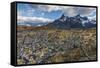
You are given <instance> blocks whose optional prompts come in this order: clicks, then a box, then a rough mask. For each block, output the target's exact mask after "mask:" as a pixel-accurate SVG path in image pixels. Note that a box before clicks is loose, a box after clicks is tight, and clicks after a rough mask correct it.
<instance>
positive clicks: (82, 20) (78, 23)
mask: <svg viewBox="0 0 100 68" xmlns="http://www.w3.org/2000/svg"><path fill="white" fill-rule="evenodd" d="M46 26H47V27H52V28H60V29H68V28H93V27H96V21H95V20H89V19H88V17H82V16H80V15H79V14H78V15H76V16H73V17H68V16H65V15H64V14H62V16H61V17H60V18H59V19H57V20H55V21H53V22H51V23H49V24H47V25H46Z"/></svg>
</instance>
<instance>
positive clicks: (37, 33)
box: [17, 28, 96, 65]
mask: <svg viewBox="0 0 100 68" xmlns="http://www.w3.org/2000/svg"><path fill="white" fill-rule="evenodd" d="M89 60H96V29H95V28H92V29H70V30H60V29H54V30H53V29H52V30H21V31H18V32H17V63H18V64H19V65H20V64H42V63H59V62H72V61H89Z"/></svg>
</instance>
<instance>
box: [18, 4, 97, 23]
mask: <svg viewBox="0 0 100 68" xmlns="http://www.w3.org/2000/svg"><path fill="white" fill-rule="evenodd" d="M63 13H64V14H65V15H66V16H70V17H71V16H75V15H77V14H80V15H81V16H87V17H88V18H91V19H92V18H93V19H95V18H96V8H91V7H75V6H57V5H37V4H24V3H18V4H17V21H18V22H33V23H40V22H41V23H44V22H52V21H54V20H55V19H58V18H59V17H60V16H61V15H62V14H63Z"/></svg>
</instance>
